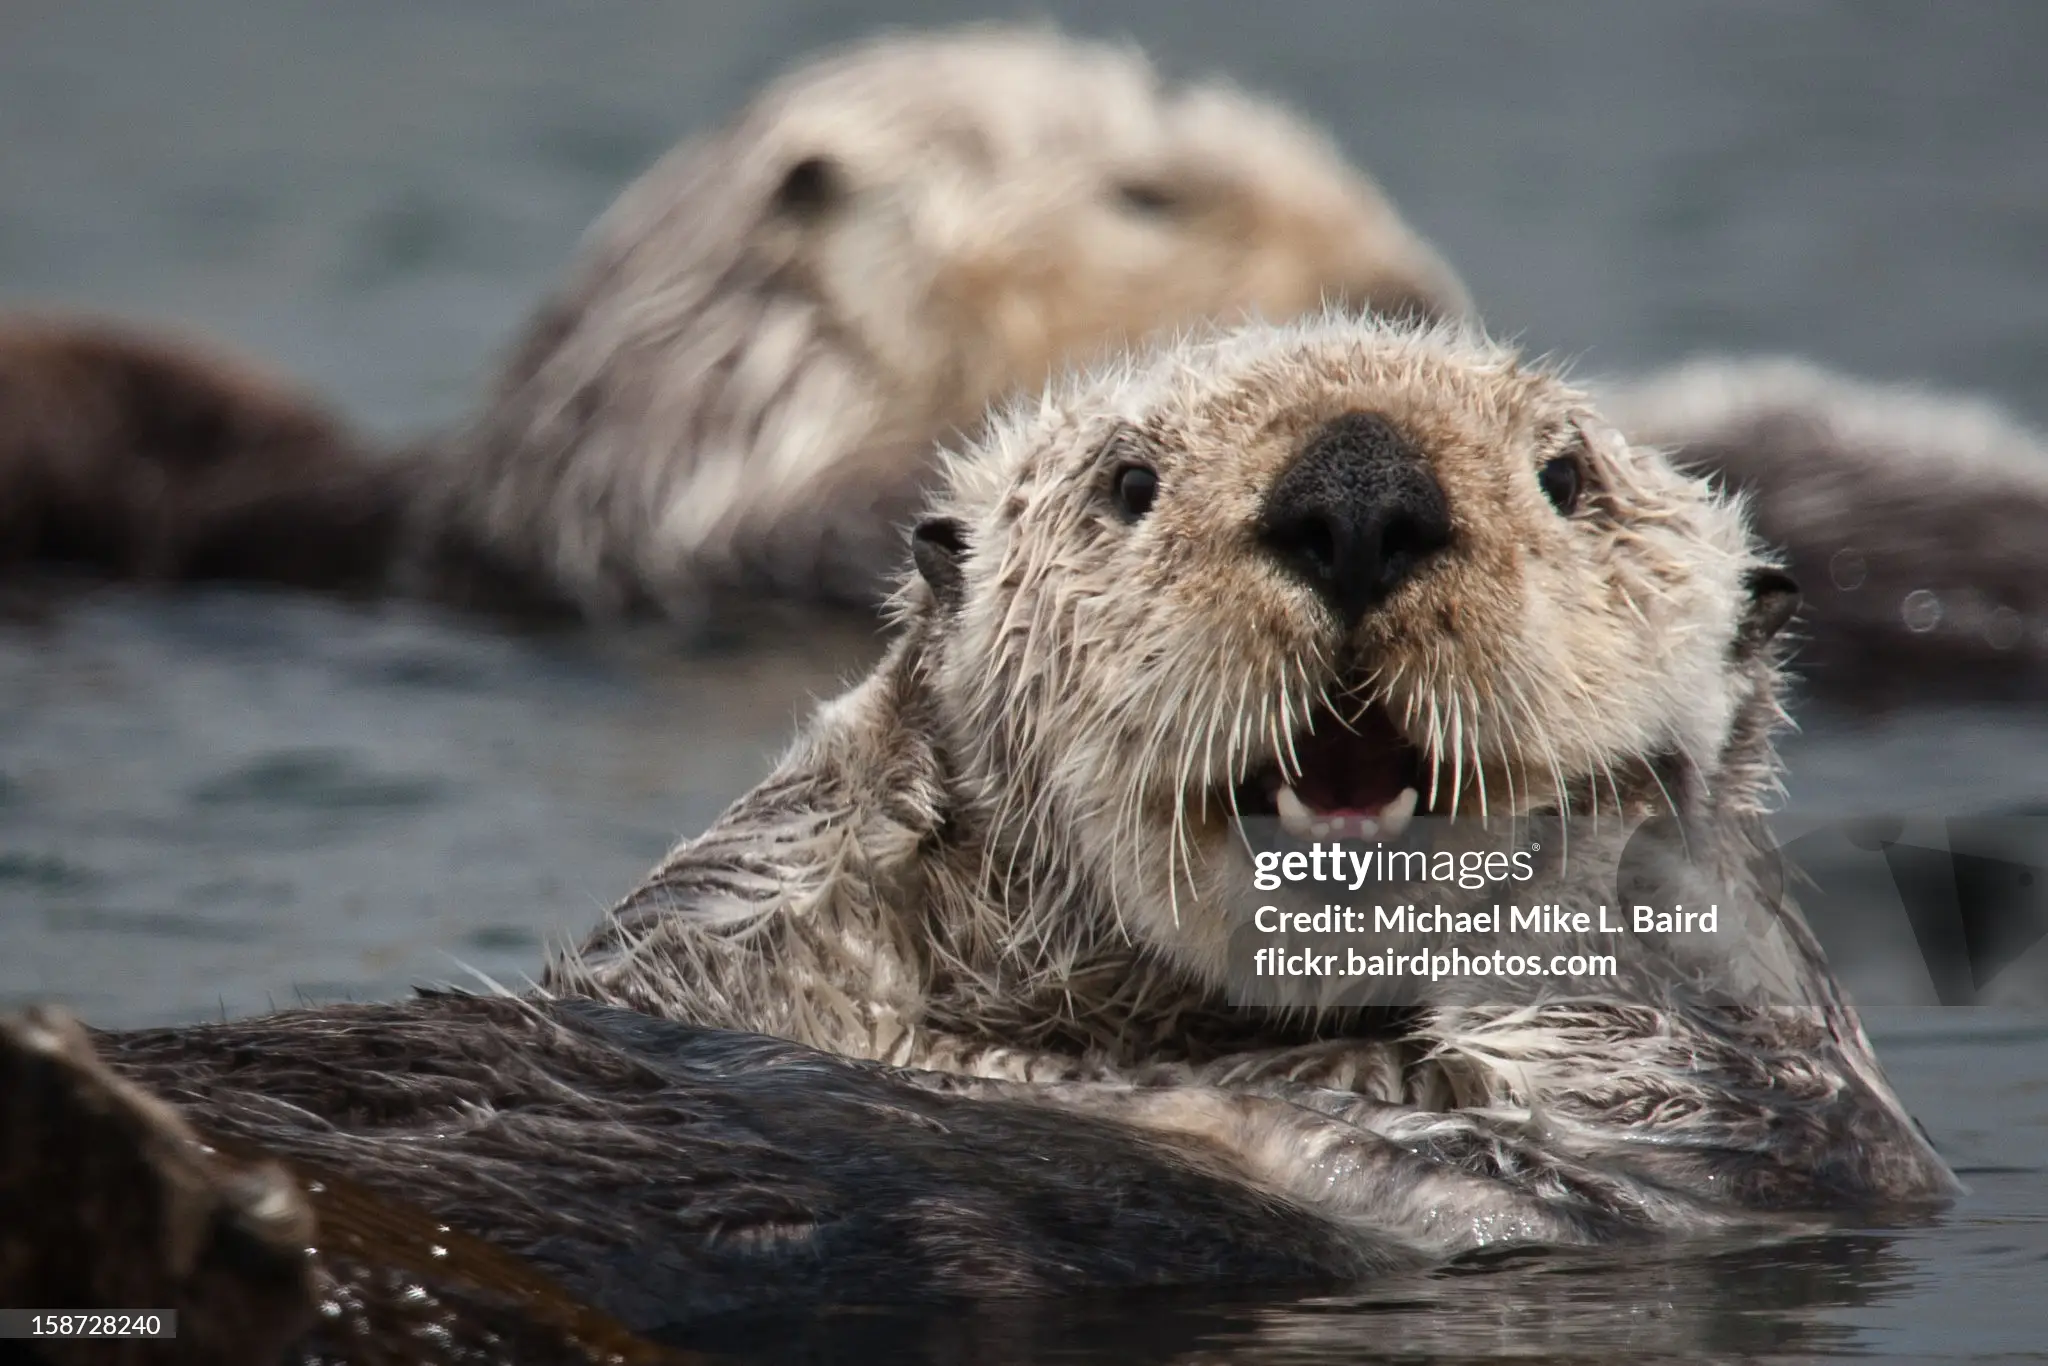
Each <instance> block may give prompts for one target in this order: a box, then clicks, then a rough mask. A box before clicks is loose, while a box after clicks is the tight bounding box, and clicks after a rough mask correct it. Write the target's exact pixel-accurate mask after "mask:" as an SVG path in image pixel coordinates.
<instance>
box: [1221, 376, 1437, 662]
mask: <svg viewBox="0 0 2048 1366" xmlns="http://www.w3.org/2000/svg"><path fill="white" fill-rule="evenodd" d="M1259 535H1260V539H1261V540H1262V541H1263V542H1264V543H1265V545H1266V547H1267V549H1268V550H1270V551H1271V552H1272V553H1273V555H1274V557H1275V558H1276V559H1278V560H1279V561H1280V562H1281V563H1282V564H1284V565H1286V566H1287V568H1288V569H1290V570H1291V571H1293V572H1294V573H1295V574H1297V575H1298V576H1300V577H1301V578H1302V579H1303V580H1304V581H1305V582H1307V583H1308V584H1309V586H1310V587H1312V588H1314V589H1315V590H1316V591H1317V592H1318V593H1320V594H1321V595H1322V596H1323V598H1324V600H1325V601H1327V602H1328V603H1329V604H1330V605H1331V607H1333V608H1335V609H1336V611H1337V613H1338V615H1339V616H1340V617H1342V618H1343V620H1344V622H1345V624H1346V625H1347V626H1350V625H1354V624H1356V623H1357V621H1358V620H1359V618H1361V617H1363V616H1364V615H1365V614H1366V613H1367V612H1368V611H1370V610H1372V609H1373V608H1374V607H1376V606H1378V605H1379V604H1380V603H1381V602H1383V601H1385V600H1386V598H1387V597H1388V596H1389V595H1390V594H1392V593H1393V591H1394V590H1395V589H1397V588H1399V587H1400V586H1401V585H1402V584H1403V583H1405V582H1406V581H1407V580H1408V578H1409V577H1410V576H1411V575H1413V574H1414V573H1415V571H1416V570H1417V569H1419V568H1420V567H1421V566H1422V565H1423V564H1424V563H1425V562H1426V561H1427V560H1428V559H1429V558H1430V557H1431V556H1432V555H1434V554H1436V552H1438V551H1439V550H1442V549H1443V548H1444V547H1446V546H1448V545H1449V544H1450V543H1451V515H1450V506H1449V504H1448V503H1447V502H1446V500H1445V498H1444V493H1443V488H1442V486H1441V485H1439V484H1438V483H1437V480H1436V475H1435V474H1434V473H1433V472H1432V471H1431V470H1430V468H1429V463H1428V461H1427V460H1426V459H1425V458H1424V457H1423V455H1422V452H1421V451H1420V450H1418V449H1417V448H1416V446H1415V445H1414V443H1412V442H1411V441H1409V440H1408V438H1407V437H1406V436H1404V435H1403V434H1402V433H1401V432H1400V431H1399V430H1398V429H1397V428H1395V427H1394V425H1393V424H1392V423H1390V422H1388V421H1387V420H1386V419H1385V418H1384V417H1381V416H1380V415H1379V414H1377V413H1347V414H1345V415H1344V416H1343V417H1340V418H1338V419H1336V420H1335V421H1334V422H1331V423H1330V424H1329V425H1328V426H1326V427H1324V428H1323V429H1322V430H1321V431H1320V432H1318V433H1317V434H1316V435H1315V437H1314V438H1313V439H1311V440H1310V441H1309V443H1308V445H1307V446H1306V447H1304V448H1303V450H1302V453H1301V455H1300V456H1299V458H1297V459H1296V460H1295V462H1294V464H1293V466H1292V467H1291V468H1289V469H1288V471H1287V473H1286V474H1284V475H1282V476H1281V478H1280V480H1279V482H1278V483H1276V484H1275V485H1274V486H1273V489H1272V491H1271V492H1270V493H1269V494H1267V496H1266V504H1265V509H1264V514H1263V515H1262V517H1261V518H1260V524H1259Z"/></svg>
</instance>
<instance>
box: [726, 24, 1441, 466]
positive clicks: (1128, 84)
mask: <svg viewBox="0 0 2048 1366" xmlns="http://www.w3.org/2000/svg"><path fill="white" fill-rule="evenodd" d="M769 108H770V109H771V110H772V111H773V118H772V119H768V120H765V121H764V127H765V128H766V130H767V131H766V132H765V133H764V134H763V142H764V146H763V147H762V148H761V149H759V151H758V152H757V155H759V156H760V157H761V158H762V159H763V161H764V162H765V163H772V164H775V165H780V166H783V167H785V168H786V171H785V178H784V180H783V181H782V182H781V183H780V185H779V187H778V188H777V189H776V190H775V191H774V192H773V193H774V204H773V206H772V212H779V213H781V215H782V219H783V221H784V223H785V225H787V224H789V223H792V222H793V223H794V224H795V227H796V229H798V230H800V231H801V233H802V234H803V236H804V239H805V240H804V242H803V243H802V245H801V246H799V247H797V248H796V249H795V250H796V252H797V255H798V257H799V259H800V260H801V262H802V274H803V276H804V279H805V281H806V287H808V288H811V289H815V290H816V291H817V292H818V293H819V294H820V295H821V296H822V301H823V303H824V306H825V309H826V311H827V313H828V314H830V315H831V316H833V317H835V318H837V319H839V320H840V321H841V322H842V324H843V325H844V327H845V330H846V331H847V332H848V333H849V334H850V335H851V336H852V337H853V338H855V339H856V340H857V342H858V344H860V345H861V346H862V347H863V348H865V349H866V350H867V352H868V353H869V358H870V359H871V360H872V361H873V362H874V363H876V364H878V365H879V366H881V367H882V368H883V369H884V370H885V371H887V372H888V374H889V378H890V380H891V387H892V389H893V390H894V391H895V392H898V393H901V394H904V395H906V396H915V397H916V398H917V399H918V400H920V401H922V402H923V403H925V404H926V405H927V406H928V408H929V414H930V416H932V417H935V418H936V419H937V420H938V421H940V422H941V423H948V422H950V423H954V424H959V425H961V426H972V425H973V424H974V423H975V422H976V421H977V420H978V419H979V417H980V415H981V413H982V411H983V410H984V409H985V408H986V407H987V406H988V404H989V402H990V401H991V400H992V399H995V398H997V397H999V396H1002V395H1004V394H1007V393H1011V392H1014V391H1018V390H1036V389H1038V388H1039V387H1040V386H1042V385H1043V384H1044V383H1045V382H1046V380H1047V378H1048V377H1049V376H1051V375H1053V374H1055V373H1058V372H1060V371H1062V370H1064V369H1067V368H1069V367H1071V366H1073V365H1075V364H1076V363H1078V362H1081V361H1083V360H1086V359H1088V358H1091V357H1093V356H1095V355H1097V354H1099V353H1101V352H1103V351H1105V350H1107V349H1108V348H1111V347H1115V346H1120V345H1123V344H1126V343H1128V342H1131V341H1133V340H1136V339H1138V338H1141V337H1143V336H1145V335H1147V334H1151V333H1156V332H1160V331H1163V330H1171V329H1178V328H1183V327H1187V326H1190V325H1193V324H1196V323H1200V322H1203V321H1205V320H1208V319H1214V318H1222V319H1228V320H1234V319H1236V318H1239V317H1242V316H1244V315H1246V314H1256V315H1261V316H1264V317H1269V318H1290V317H1295V316H1298V315H1301V314H1303V313H1305V312H1310V311H1318V310H1320V309H1321V308H1322V307H1323V306H1324V304H1325V303H1326V302H1329V301H1336V302H1342V303H1348V304H1350V305H1352V306H1354V307H1358V308H1366V307H1370V308H1374V309H1378V310H1382V311H1386V312H1415V313H1421V314H1425V315H1428V316H1441V315H1444V314H1450V313H1458V312H1461V311H1463V309H1464V308H1465V306H1466V299H1465V295H1464V292H1463V289H1462V288H1461V286H1460V285H1459V283H1458V281H1457V279H1456V278H1455V276H1454V275H1452V273H1451V272H1450V270H1449V269H1448V268H1447V267H1446V266H1445V265H1444V264H1443V263H1442V261H1441V260H1440V259H1439V258H1438V257H1437V256H1436V255H1435V253H1434V252H1432V251H1431V250H1430V249H1429V247H1428V246H1427V245H1426V244H1424V243H1423V242H1422V241H1421V240H1420V239H1419V238H1418V237H1416V235H1415V234H1414V233H1413V232H1412V231H1411V230H1410V229H1409V228H1408V227H1407V226H1406V225H1405V224H1404V223H1402V221H1401V220H1400V218H1399V216H1398V215H1397V214H1396V213H1395V212H1394V210H1393V208H1392V206H1391V205H1389V204H1388V203H1387V201H1386V199H1385V198H1384V197H1383V196H1382V195H1381V194H1380V192H1379V190H1378V188H1377V187H1376V186H1374V185H1373V184H1372V183H1371V182H1370V181H1369V180H1367V179H1366V178H1365V177H1363V176H1362V175H1360V174H1358V173H1357V172H1356V171H1354V170H1353V169H1352V168H1351V167H1349V166H1348V165H1346V164H1345V162H1344V161H1343V159H1342V158H1341V157H1340V156H1339V155H1337V153H1336V152H1335V151H1334V150H1333V149H1332V148H1331V147H1330V146H1328V145H1327V144H1326V143H1325V142H1324V141H1323V140H1322V139H1321V138H1319V137H1318V136H1316V135H1315V134H1314V133H1312V132H1311V131H1309V130H1308V129H1307V128H1305V127H1303V126H1302V125H1301V124H1299V123H1298V122H1297V121H1295V120H1294V119H1292V118H1291V117H1289V116H1288V115H1286V114H1284V113H1282V112H1281V111H1279V110H1277V109H1275V108H1273V107H1271V106H1269V105H1266V104H1264V103H1261V102H1259V101H1256V100H1253V99H1250V98H1248V97H1245V96H1241V95H1238V94H1236V93H1234V92H1231V91H1228V90H1224V89H1221V88H1216V87H1197V88H1192V89H1186V90H1173V89H1168V88H1164V87H1162V86H1161V85H1160V83H1159V82H1158V81H1157V79H1156V78H1155V77H1154V75H1153V74H1152V72H1151V71H1150V70H1149V69H1148V68H1147V67H1146V66H1145V64H1144V63H1143V61H1142V59H1140V58H1139V57H1138V56H1136V55H1135V54H1133V53H1129V52H1126V51H1122V50H1117V49H1110V48H1104V47H1098V46H1094V45H1089V44H1082V43H1075V42H1070V41H1067V40H1064V39H1060V38H1058V37H1055V36H1053V35H1049V34H1043V33H1024V32H1003V31H970V32H968V33H964V34H959V35H953V36H942V37H937V38H925V39H910V40H894V41H889V42H884V43H882V44H878V45H876V46H874V47H871V48H866V49H859V50H856V51H855V52H853V53H851V54H848V55H847V56H845V57H842V58H840V59H838V60H837V61H835V62H829V63H826V64H823V65H821V66H820V67H818V68H815V69H813V70H811V71H807V72H804V73H799V75H797V76H796V77H794V78H792V80H791V82H790V83H789V84H788V86H787V88H785V89H779V90H778V91H776V92H775V93H774V95H773V96H772V97H771V99H770V101H769ZM764 183H766V182H764Z"/></svg>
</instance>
